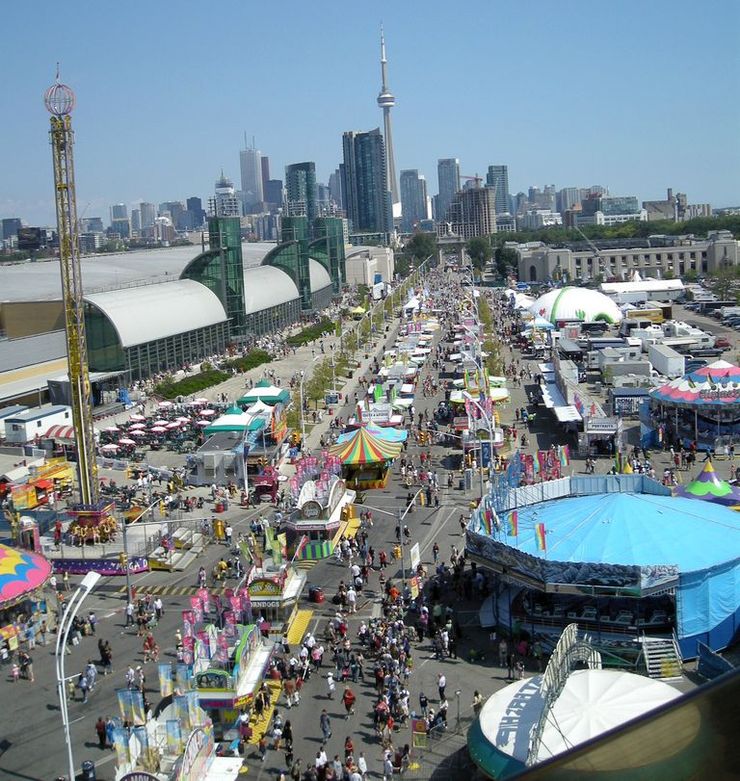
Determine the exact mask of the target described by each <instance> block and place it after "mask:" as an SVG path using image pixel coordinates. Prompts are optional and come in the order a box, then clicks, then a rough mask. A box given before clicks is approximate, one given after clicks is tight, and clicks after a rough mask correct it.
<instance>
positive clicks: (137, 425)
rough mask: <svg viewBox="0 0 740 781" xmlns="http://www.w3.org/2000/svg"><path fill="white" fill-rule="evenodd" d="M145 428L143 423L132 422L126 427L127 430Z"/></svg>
mask: <svg viewBox="0 0 740 781" xmlns="http://www.w3.org/2000/svg"><path fill="white" fill-rule="evenodd" d="M143 428H146V425H145V424H144V423H134V424H133V425H132V426H129V427H128V430H129V431H131V432H133V431H141V429H143Z"/></svg>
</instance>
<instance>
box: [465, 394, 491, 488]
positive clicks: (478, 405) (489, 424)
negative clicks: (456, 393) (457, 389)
mask: <svg viewBox="0 0 740 781" xmlns="http://www.w3.org/2000/svg"><path fill="white" fill-rule="evenodd" d="M463 396H465V398H466V399H467V400H468V401H469V402H471V404H475V406H476V407H477V408H478V410H479V411H480V413H481V415H482V416H483V419H484V420H485V421H486V426H487V428H488V442H489V447H491V448H493V423H492V421H491V417H490V415H489V414H488V413H487V412H486V411H485V410H484V409H483V407H482V406H481V405H480V404H479V403H478V402H477V401H476V400H475V399H474V398H473V397H472V396H471V395H470V393H468V391H463ZM477 434H478V430H477V429H476V436H477ZM490 455H491V456H492V455H493V453H491V454H490ZM479 466H480V495H481V499H482V498H483V493H484V491H483V447H481V449H480V465H479ZM489 471H490V461H489Z"/></svg>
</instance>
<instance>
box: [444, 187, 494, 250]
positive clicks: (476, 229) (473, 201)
mask: <svg viewBox="0 0 740 781" xmlns="http://www.w3.org/2000/svg"><path fill="white" fill-rule="evenodd" d="M476 184H477V182H476ZM447 224H449V230H448V229H447ZM495 232H496V203H495V200H494V191H493V188H492V187H480V186H478V187H475V186H474V187H469V188H466V189H464V190H460V192H458V193H457V195H456V196H455V198H454V199H453V201H452V203H451V204H450V207H449V209H448V210H447V215H446V217H445V225H444V227H443V230H442V234H443V235H444V234H445V233H451V234H454V235H455V236H460V237H461V238H463V239H472V238H474V237H476V236H489V235H490V234H491V233H495Z"/></svg>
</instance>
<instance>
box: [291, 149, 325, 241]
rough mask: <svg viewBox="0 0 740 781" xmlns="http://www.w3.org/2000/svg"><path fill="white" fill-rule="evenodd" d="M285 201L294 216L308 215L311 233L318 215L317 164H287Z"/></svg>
mask: <svg viewBox="0 0 740 781" xmlns="http://www.w3.org/2000/svg"><path fill="white" fill-rule="evenodd" d="M285 201H286V204H287V213H288V214H289V215H290V216H292V217H299V216H301V215H304V216H306V217H308V229H309V233H310V231H311V229H312V226H313V221H314V220H315V219H316V217H317V216H318V212H317V208H316V164H315V163H311V162H306V163H293V164H292V165H286V166H285Z"/></svg>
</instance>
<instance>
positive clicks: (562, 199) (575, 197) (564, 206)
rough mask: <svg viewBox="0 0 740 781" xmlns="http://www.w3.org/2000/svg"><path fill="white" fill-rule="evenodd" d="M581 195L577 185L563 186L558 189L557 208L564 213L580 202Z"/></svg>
mask: <svg viewBox="0 0 740 781" xmlns="http://www.w3.org/2000/svg"><path fill="white" fill-rule="evenodd" d="M580 202H581V196H580V192H579V190H578V188H577V187H563V188H562V189H561V190H559V191H558V196H557V199H556V202H555V206H556V208H557V210H558V211H559V212H560V213H561V214H563V213H564V212H567V211H568V209H573V208H574V207H575V206H577V205H578V204H580Z"/></svg>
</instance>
